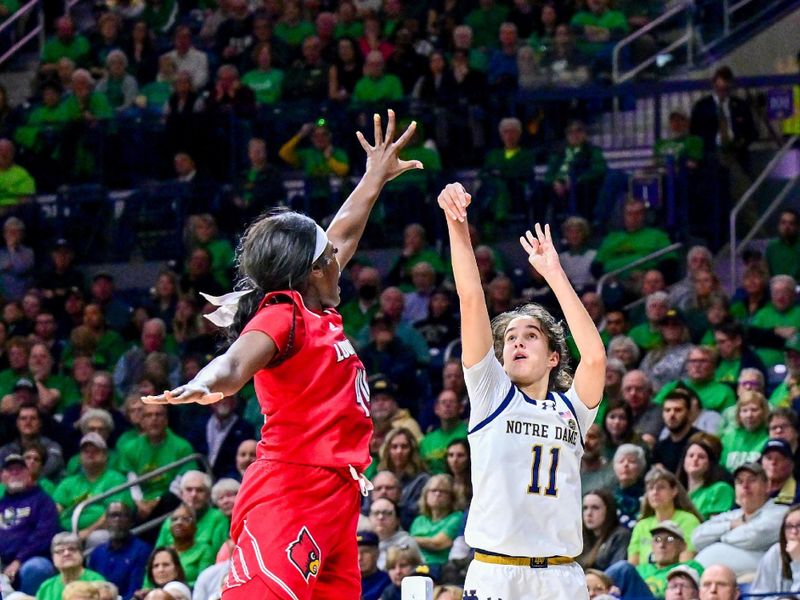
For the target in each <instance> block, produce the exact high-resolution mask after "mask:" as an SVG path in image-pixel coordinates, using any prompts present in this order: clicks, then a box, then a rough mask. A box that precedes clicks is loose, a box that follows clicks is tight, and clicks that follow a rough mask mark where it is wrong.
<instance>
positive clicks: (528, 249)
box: [519, 235, 533, 254]
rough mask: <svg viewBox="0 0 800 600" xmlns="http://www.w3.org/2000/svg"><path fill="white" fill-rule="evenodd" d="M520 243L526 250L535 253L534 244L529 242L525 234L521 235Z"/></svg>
mask: <svg viewBox="0 0 800 600" xmlns="http://www.w3.org/2000/svg"><path fill="white" fill-rule="evenodd" d="M519 243H520V244H521V245H522V249H523V250H525V252H527V253H528V254H532V253H533V246H531V245H530V244H529V243H528V240H526V239H525V236H524V235H521V236H519Z"/></svg>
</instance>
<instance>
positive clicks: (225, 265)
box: [188, 213, 234, 289]
mask: <svg viewBox="0 0 800 600" xmlns="http://www.w3.org/2000/svg"><path fill="white" fill-rule="evenodd" d="M188 229H189V246H190V248H191V249H192V250H193V249H195V248H204V249H205V250H208V253H209V254H210V255H211V272H212V273H213V275H214V279H215V280H216V281H217V283H219V284H220V285H221V286H222V287H223V288H225V289H228V288H229V287H230V285H231V272H232V271H233V262H234V251H233V246H231V243H230V242H229V241H228V240H226V239H225V238H223V237H221V236H220V235H219V230H218V229H217V220H216V219H215V218H214V217H213V215H210V214H208V213H204V214H201V215H192V216H191V217H189V227H188Z"/></svg>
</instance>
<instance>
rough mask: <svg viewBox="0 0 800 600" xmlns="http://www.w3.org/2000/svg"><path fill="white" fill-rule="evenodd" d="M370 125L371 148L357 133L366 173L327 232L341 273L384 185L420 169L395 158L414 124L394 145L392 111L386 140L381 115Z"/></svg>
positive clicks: (415, 164)
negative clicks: (402, 174)
mask: <svg viewBox="0 0 800 600" xmlns="http://www.w3.org/2000/svg"><path fill="white" fill-rule="evenodd" d="M373 124H374V127H375V144H374V145H370V144H369V143H368V142H367V140H366V139H365V138H364V135H363V134H362V133H361V132H360V131H357V132H356V137H358V141H359V143H360V144H361V147H362V148H364V151H365V152H366V153H367V169H366V172H365V173H364V176H363V177H362V178H361V181H359V182H358V185H357V186H356V188H355V189H354V190H353V193H352V194H350V196H349V197H348V198H347V200H345V202H344V204H343V205H342V207H341V208H340V209H339V211H338V212H337V213H336V216H335V217H334V218H333V221H332V222H331V224H330V226H329V227H328V231H327V233H328V239H330V240H331V242H332V243H333V245H334V246H336V247H337V248H338V249H339V252H338V253H337V255H336V258H337V259H338V261H339V266H340V267H341V268H342V269H343V268H344V267H345V265H346V264H347V263H348V262H350V259H351V258H353V254H355V252H356V248H358V242H359V241H361V236H362V235H363V234H364V227H366V225H367V220H368V219H369V213H370V212H372V207H373V206H375V202H376V201H377V199H378V194H380V192H381V190H382V189H383V186H384V184H386V182H387V181H391V180H392V179H394V178H395V177H397V176H398V175H400V174H401V173H405V172H406V171H410V170H411V169H421V168H422V163H421V162H420V161H418V160H400V158H399V157H398V153H399V152H400V150H402V149H403V148H404V147H405V146H406V144H408V142H409V140H411V138H412V136H413V135H414V131H415V130H416V128H417V124H416V122H414V123H411V125H409V127H408V129H406V130H405V132H403V135H401V136H400V137H399V138H398V139H397V141H394V131H395V114H394V111H393V110H391V109H390V110H389V119H388V124H387V125H386V135H385V136H384V133H383V126H382V125H381V117H380V115H378V114H375V115H374V117H373Z"/></svg>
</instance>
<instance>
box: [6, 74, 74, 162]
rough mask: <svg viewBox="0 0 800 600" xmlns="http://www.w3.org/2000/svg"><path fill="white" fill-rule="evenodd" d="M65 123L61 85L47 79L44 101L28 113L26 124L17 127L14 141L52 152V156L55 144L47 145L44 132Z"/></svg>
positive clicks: (38, 151) (43, 94)
mask: <svg viewBox="0 0 800 600" xmlns="http://www.w3.org/2000/svg"><path fill="white" fill-rule="evenodd" d="M63 123H64V113H63V111H62V109H61V86H60V85H59V83H58V82H55V81H47V82H45V83H43V84H42V103H41V105H39V106H37V107H36V108H34V109H33V110H32V111H31V112H30V113H28V115H27V117H26V119H25V124H24V125H23V126H21V127H19V128H17V131H16V133H15V134H14V141H16V142H17V144H19V145H20V146H22V147H24V148H26V149H28V150H34V151H35V152H37V153H38V154H41V155H44V154H45V153H48V152H49V153H50V158H52V156H53V153H54V152H55V145H54V143H51V144H50V146H49V147H46V142H47V140H46V138H45V136H43V135H42V133H44V132H46V131H47V129H48V128H54V129H56V128H60V126H61V124H63Z"/></svg>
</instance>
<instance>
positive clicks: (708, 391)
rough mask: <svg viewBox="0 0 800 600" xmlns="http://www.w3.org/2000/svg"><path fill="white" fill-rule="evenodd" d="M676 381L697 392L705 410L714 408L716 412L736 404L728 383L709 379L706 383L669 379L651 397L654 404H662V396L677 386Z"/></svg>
mask: <svg viewBox="0 0 800 600" xmlns="http://www.w3.org/2000/svg"><path fill="white" fill-rule="evenodd" d="M678 383H682V384H683V385H685V386H686V387H688V388H690V389H691V390H693V391H694V393H695V394H697V397H698V398H700V404H701V405H702V407H703V408H705V409H706V410H715V411H717V412H722V411H723V410H725V409H726V408H728V407H729V406H733V405H734V404H736V394H735V393H734V391H733V389H732V388H731V386H729V385H725V384H724V383H717V382H716V381H709V382H707V383H695V382H693V381H689V380H686V379H684V380H681V381H680V382H678V381H670V382H669V383H668V384H666V385H664V386H663V387H662V388H661V389H660V390H658V393H657V394H656V395H655V397H654V398H653V402H655V403H656V404H663V403H664V398H666V397H667V395H668V394H669V393H670V392H672V390H674V389H675V388H676V387H678Z"/></svg>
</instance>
